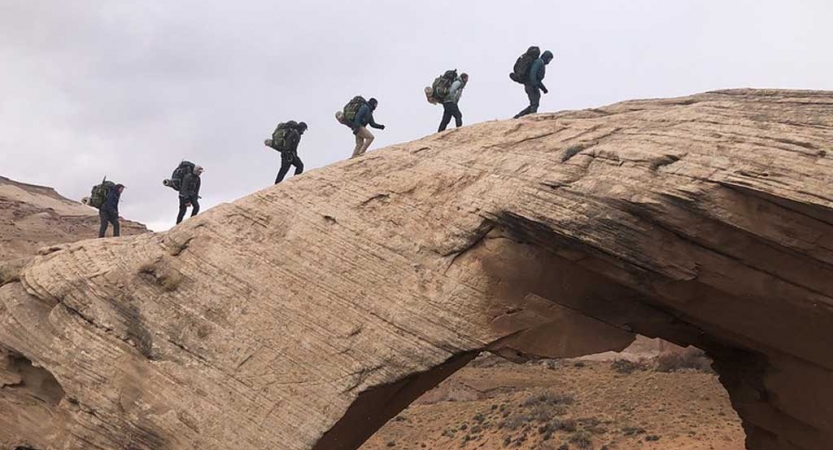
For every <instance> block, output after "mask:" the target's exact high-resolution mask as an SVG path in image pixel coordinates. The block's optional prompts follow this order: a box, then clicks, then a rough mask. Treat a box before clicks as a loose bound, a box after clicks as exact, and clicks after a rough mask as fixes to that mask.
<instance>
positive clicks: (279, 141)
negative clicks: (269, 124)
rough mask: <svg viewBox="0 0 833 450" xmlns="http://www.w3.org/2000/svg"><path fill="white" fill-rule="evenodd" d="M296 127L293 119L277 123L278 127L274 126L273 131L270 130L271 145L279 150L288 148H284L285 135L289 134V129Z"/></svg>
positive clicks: (296, 123) (296, 124)
mask: <svg viewBox="0 0 833 450" xmlns="http://www.w3.org/2000/svg"><path fill="white" fill-rule="evenodd" d="M297 127H298V122H295V121H294V120H290V121H289V122H282V123H279V124H278V127H277V128H275V131H273V132H272V145H271V147H272V148H274V149H275V150H277V151H279V152H283V151H286V150H288V149H287V148H286V137H287V136H288V135H289V132H290V131H292V130H294V129H295V128H297Z"/></svg>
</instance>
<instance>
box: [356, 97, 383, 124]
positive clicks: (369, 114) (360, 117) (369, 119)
mask: <svg viewBox="0 0 833 450" xmlns="http://www.w3.org/2000/svg"><path fill="white" fill-rule="evenodd" d="M367 125H370V126H371V127H373V128H378V129H380V130H381V129H384V128H385V127H384V126H383V125H379V124H378V123H376V121H374V120H373V110H372V109H370V105H369V104H367V103H365V104H364V105H362V107H361V108H359V112H357V113H356V119H355V120H354V121H353V128H358V127H366V126H367Z"/></svg>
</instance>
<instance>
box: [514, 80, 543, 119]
mask: <svg viewBox="0 0 833 450" xmlns="http://www.w3.org/2000/svg"><path fill="white" fill-rule="evenodd" d="M524 90H525V91H526V95H527V97H529V106H528V107H526V109H524V110H523V111H521V112H519V113H518V115H517V116H515V118H516V119H517V118H518V117H523V116H525V115H527V114H535V113H537V112H538V105H540V104H541V90H540V89H538V88H537V87H536V86H533V85H531V84H525V85H524Z"/></svg>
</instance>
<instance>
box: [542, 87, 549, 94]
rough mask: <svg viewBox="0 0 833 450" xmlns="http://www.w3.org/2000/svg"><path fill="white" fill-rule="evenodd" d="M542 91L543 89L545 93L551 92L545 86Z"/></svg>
mask: <svg viewBox="0 0 833 450" xmlns="http://www.w3.org/2000/svg"><path fill="white" fill-rule="evenodd" d="M541 91H542V92H543V93H545V94H549V93H550V91H548V90H547V88H545V87H542V88H541Z"/></svg>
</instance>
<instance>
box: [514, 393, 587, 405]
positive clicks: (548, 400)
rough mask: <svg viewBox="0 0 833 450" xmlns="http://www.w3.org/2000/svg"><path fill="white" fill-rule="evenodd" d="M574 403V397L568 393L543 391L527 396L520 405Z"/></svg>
mask: <svg viewBox="0 0 833 450" xmlns="http://www.w3.org/2000/svg"><path fill="white" fill-rule="evenodd" d="M573 403H575V398H574V397H573V396H572V395H570V394H556V393H554V392H545V393H543V394H536V395H531V396H529V397H528V398H527V399H526V400H524V401H523V403H521V406H534V405H572V404H573Z"/></svg>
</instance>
